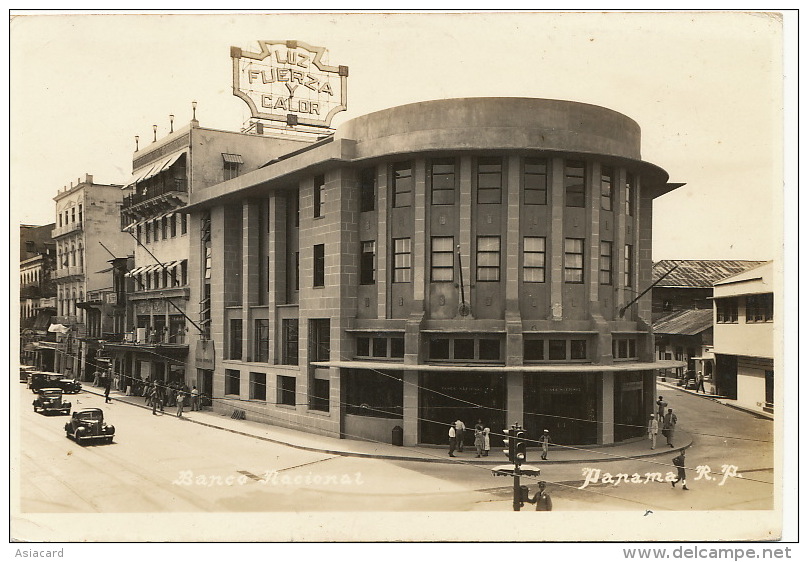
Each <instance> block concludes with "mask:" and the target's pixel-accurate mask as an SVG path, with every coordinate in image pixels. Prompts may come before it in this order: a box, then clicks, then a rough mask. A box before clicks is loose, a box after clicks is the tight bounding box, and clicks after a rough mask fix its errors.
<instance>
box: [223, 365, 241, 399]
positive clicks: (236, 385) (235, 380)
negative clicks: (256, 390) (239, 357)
mask: <svg viewBox="0 0 808 562" xmlns="http://www.w3.org/2000/svg"><path fill="white" fill-rule="evenodd" d="M240 387H241V373H240V372H239V371H237V370H235V369H225V371H224V393H225V394H231V395H235V396H238V395H239V393H240Z"/></svg>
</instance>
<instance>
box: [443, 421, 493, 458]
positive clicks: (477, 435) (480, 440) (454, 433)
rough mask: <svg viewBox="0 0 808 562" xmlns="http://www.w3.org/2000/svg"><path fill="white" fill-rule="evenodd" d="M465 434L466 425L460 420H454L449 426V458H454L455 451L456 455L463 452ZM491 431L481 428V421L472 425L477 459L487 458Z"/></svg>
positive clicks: (489, 449)
mask: <svg viewBox="0 0 808 562" xmlns="http://www.w3.org/2000/svg"><path fill="white" fill-rule="evenodd" d="M465 434H466V424H465V423H463V421H462V420H456V421H455V422H453V423H450V424H449V456H450V457H453V456H455V451H457V452H458V453H462V452H463V446H464V445H465V442H464V438H465ZM490 434H491V429H490V428H488V427H483V422H482V420H477V423H476V424H474V449H475V450H476V451H477V457H476V458H480V457H487V456H488V453H489V452H490V451H491V439H490Z"/></svg>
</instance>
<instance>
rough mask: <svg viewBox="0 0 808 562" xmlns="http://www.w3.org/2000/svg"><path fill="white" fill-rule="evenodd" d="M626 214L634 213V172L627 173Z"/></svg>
mask: <svg viewBox="0 0 808 562" xmlns="http://www.w3.org/2000/svg"><path fill="white" fill-rule="evenodd" d="M626 214H627V215H628V216H632V215H634V174H628V173H627V174H626Z"/></svg>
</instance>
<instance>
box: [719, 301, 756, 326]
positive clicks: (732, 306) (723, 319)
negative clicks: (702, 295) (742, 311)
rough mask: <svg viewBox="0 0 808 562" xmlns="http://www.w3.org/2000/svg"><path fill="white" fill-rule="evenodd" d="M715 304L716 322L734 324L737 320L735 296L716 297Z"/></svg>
mask: <svg viewBox="0 0 808 562" xmlns="http://www.w3.org/2000/svg"><path fill="white" fill-rule="evenodd" d="M715 306H716V323H717V324H734V323H736V322H738V299H737V298H735V297H731V298H723V299H716V300H715ZM747 314H748V313H747Z"/></svg>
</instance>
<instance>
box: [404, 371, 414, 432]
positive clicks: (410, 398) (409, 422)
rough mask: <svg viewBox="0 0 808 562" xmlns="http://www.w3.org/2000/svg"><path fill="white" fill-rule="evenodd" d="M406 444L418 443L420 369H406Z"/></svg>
mask: <svg viewBox="0 0 808 562" xmlns="http://www.w3.org/2000/svg"><path fill="white" fill-rule="evenodd" d="M403 379H404V398H403V402H404V403H403V404H402V406H403V407H404V417H403V419H402V422H403V423H402V427H403V428H404V446H405V447H411V446H413V445H417V444H418V371H404V374H403Z"/></svg>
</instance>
